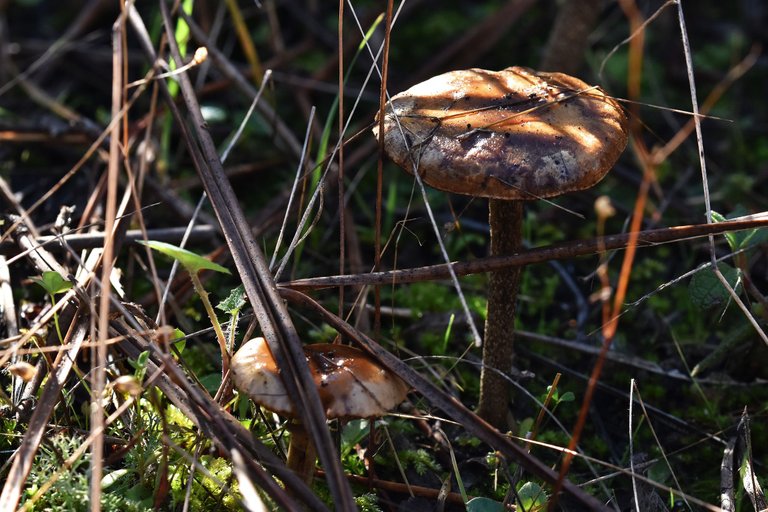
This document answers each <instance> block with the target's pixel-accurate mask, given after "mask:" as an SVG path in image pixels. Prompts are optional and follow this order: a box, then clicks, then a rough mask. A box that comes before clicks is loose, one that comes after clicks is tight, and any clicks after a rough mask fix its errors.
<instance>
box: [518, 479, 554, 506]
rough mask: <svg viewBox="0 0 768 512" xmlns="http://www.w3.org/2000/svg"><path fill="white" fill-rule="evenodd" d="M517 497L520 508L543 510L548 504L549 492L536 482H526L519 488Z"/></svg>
mask: <svg viewBox="0 0 768 512" xmlns="http://www.w3.org/2000/svg"><path fill="white" fill-rule="evenodd" d="M517 498H518V500H519V501H518V502H517V506H518V509H522V510H529V511H531V512H533V511H534V510H541V509H542V507H544V506H546V504H547V493H546V492H544V489H542V488H541V486H540V485H539V484H537V483H535V482H525V483H524V484H523V485H522V486H521V487H520V488H519V489H518V490H517Z"/></svg>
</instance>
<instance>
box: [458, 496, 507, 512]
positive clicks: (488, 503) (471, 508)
mask: <svg viewBox="0 0 768 512" xmlns="http://www.w3.org/2000/svg"><path fill="white" fill-rule="evenodd" d="M467 512H504V504H503V503H501V502H499V501H495V500H492V499H490V498H483V497H477V498H472V499H471V500H469V501H468V502H467Z"/></svg>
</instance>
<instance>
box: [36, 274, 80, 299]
mask: <svg viewBox="0 0 768 512" xmlns="http://www.w3.org/2000/svg"><path fill="white" fill-rule="evenodd" d="M30 279H31V280H32V281H33V282H35V283H37V284H39V285H40V286H42V287H43V289H44V290H45V291H46V292H47V293H48V294H49V295H56V294H57V293H62V292H65V291H67V290H69V289H70V288H72V283H70V282H69V281H67V280H66V279H64V278H63V277H61V274H59V273H58V272H53V271H48V272H43V275H42V276H41V277H36V276H35V277H30Z"/></svg>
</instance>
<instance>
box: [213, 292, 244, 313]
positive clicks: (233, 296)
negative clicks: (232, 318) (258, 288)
mask: <svg viewBox="0 0 768 512" xmlns="http://www.w3.org/2000/svg"><path fill="white" fill-rule="evenodd" d="M243 307H245V288H244V287H243V285H240V286H238V287H237V288H235V289H233V290H232V291H231V292H229V296H228V297H227V298H226V299H224V300H222V301H221V302H219V303H218V304H216V309H218V310H221V311H224V312H225V313H229V314H230V315H236V314H237V313H239V312H240V310H241V309H243Z"/></svg>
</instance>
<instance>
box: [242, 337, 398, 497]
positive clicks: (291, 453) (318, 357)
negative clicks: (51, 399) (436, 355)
mask: <svg viewBox="0 0 768 512" xmlns="http://www.w3.org/2000/svg"><path fill="white" fill-rule="evenodd" d="M304 355H305V356H306V358H307V364H308V365H309V369H310V373H311V374H312V376H313V377H314V381H315V385H316V386H317V390H318V392H319V394H320V402H321V403H322V404H323V408H324V409H325V414H326V417H327V418H328V419H335V418H339V419H350V418H372V417H376V416H382V415H384V414H385V413H386V412H387V411H389V410H391V409H393V408H394V407H396V406H397V405H398V404H399V403H400V402H402V401H403V400H405V395H406V394H407V392H408V386H407V385H406V384H405V383H404V382H403V381H402V380H400V378H399V377H398V376H396V375H394V374H393V373H392V372H390V371H389V370H387V369H386V368H384V367H383V366H381V365H380V364H378V363H377V362H376V361H375V360H374V359H373V358H372V357H371V356H369V355H368V354H366V353H365V352H363V351H362V350H359V349H357V348H354V347H350V346H348V345H339V344H328V343H320V344H314V345H306V346H305V347H304ZM230 371H231V372H232V382H233V383H234V385H235V387H236V388H237V389H239V390H240V391H242V392H243V393H245V394H246V395H247V396H248V397H249V398H250V399H251V400H253V401H254V402H255V403H256V404H258V405H261V406H262V407H264V408H265V409H268V410H270V411H273V412H275V413H277V414H280V415H282V416H285V417H287V418H290V419H292V420H294V421H293V423H292V424H291V426H290V432H291V442H290V445H289V447H288V462H287V464H288V467H289V468H290V469H292V470H293V471H294V472H296V473H297V474H298V475H299V476H300V477H301V478H303V479H304V481H305V482H307V483H309V482H311V480H312V474H313V471H314V468H315V453H316V452H315V447H314V446H313V445H312V441H311V440H310V439H309V436H308V435H307V432H306V431H305V430H304V427H303V426H302V425H301V424H300V423H297V422H296V421H295V419H296V417H297V416H298V415H297V414H296V410H295V408H294V404H293V400H292V399H291V397H290V396H288V394H287V393H286V391H285V387H284V386H283V381H282V379H281V377H280V370H279V368H277V365H276V364H275V360H274V358H273V357H272V353H271V352H270V351H269V345H268V344H267V342H266V340H265V339H264V338H254V339H252V340H249V341H247V342H246V343H244V344H243V346H242V347H240V350H238V351H237V352H236V353H235V355H234V356H233V357H232V360H231V364H230Z"/></svg>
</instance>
